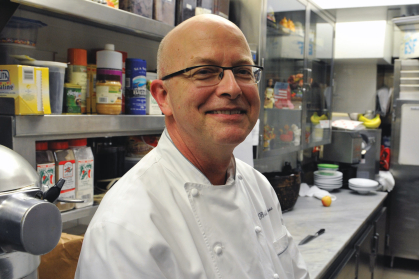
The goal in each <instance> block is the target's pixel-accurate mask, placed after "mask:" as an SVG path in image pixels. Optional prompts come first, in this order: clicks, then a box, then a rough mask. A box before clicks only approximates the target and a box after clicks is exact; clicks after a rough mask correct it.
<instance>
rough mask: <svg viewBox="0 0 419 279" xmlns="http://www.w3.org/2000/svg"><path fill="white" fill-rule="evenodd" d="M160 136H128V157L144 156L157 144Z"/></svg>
mask: <svg viewBox="0 0 419 279" xmlns="http://www.w3.org/2000/svg"><path fill="white" fill-rule="evenodd" d="M159 139H160V136H132V137H129V138H128V144H127V149H126V150H127V154H126V157H131V158H142V157H144V156H145V155H146V154H147V153H148V152H150V151H151V150H153V148H154V147H156V146H157V143H158V141H159Z"/></svg>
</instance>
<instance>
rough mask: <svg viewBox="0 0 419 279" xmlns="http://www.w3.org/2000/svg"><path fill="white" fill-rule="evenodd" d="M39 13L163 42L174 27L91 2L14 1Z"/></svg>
mask: <svg viewBox="0 0 419 279" xmlns="http://www.w3.org/2000/svg"><path fill="white" fill-rule="evenodd" d="M10 1H11V2H14V3H17V4H20V7H21V8H23V9H27V10H32V11H35V12H38V13H46V14H50V15H53V16H59V17H60V18H67V19H70V20H73V21H78V22H81V23H84V24H88V25H95V26H98V27H102V28H106V29H111V30H114V31H118V32H123V33H126V34H133V35H137V36H140V37H144V38H148V39H152V40H156V41H160V40H161V39H162V38H163V37H164V36H165V35H166V34H167V33H168V32H169V31H170V30H172V29H173V26H171V25H168V24H166V23H163V22H160V21H157V20H153V19H150V18H146V17H143V16H140V15H136V14H133V13H129V12H126V11H123V10H119V9H115V8H111V7H108V6H106V5H103V4H98V3H95V2H93V1H87V0H71V1H68V0H10Z"/></svg>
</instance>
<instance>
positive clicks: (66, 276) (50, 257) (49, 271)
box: [38, 233, 83, 279]
mask: <svg viewBox="0 0 419 279" xmlns="http://www.w3.org/2000/svg"><path fill="white" fill-rule="evenodd" d="M82 243H83V236H79V235H72V234H66V233H62V234H61V238H60V241H59V242H58V244H57V246H56V247H55V248H54V249H53V250H52V251H51V252H49V253H47V254H45V255H42V256H41V264H40V265H39V268H38V273H39V279H57V278H60V279H74V275H75V274H76V268H77V262H78V260H79V255H80V251H81V245H82Z"/></svg>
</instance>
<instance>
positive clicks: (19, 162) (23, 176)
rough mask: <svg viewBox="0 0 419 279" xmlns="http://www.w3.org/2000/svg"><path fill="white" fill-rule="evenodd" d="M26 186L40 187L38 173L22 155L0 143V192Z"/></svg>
mask: <svg viewBox="0 0 419 279" xmlns="http://www.w3.org/2000/svg"><path fill="white" fill-rule="evenodd" d="M27 186H34V187H38V188H41V181H40V179H39V176H38V173H37V172H36V171H35V169H33V168H32V166H31V165H30V164H29V163H28V162H27V161H26V160H25V159H24V158H23V157H22V156H20V155H19V154H17V153H16V152H15V151H13V150H11V149H9V148H7V147H5V146H2V145H0V192H5V191H11V190H16V189H20V188H22V187H27Z"/></svg>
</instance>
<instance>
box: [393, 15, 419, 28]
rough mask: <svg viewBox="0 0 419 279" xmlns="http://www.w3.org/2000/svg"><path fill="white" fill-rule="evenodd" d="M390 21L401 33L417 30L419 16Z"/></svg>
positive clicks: (397, 18)
mask: <svg viewBox="0 0 419 279" xmlns="http://www.w3.org/2000/svg"><path fill="white" fill-rule="evenodd" d="M392 21H393V22H394V24H396V25H397V27H399V28H400V30H402V31H409V30H417V29H419V15H414V16H405V17H396V18H393V19H392Z"/></svg>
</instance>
